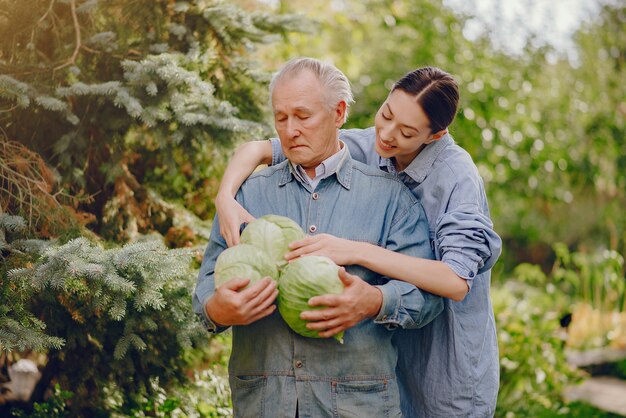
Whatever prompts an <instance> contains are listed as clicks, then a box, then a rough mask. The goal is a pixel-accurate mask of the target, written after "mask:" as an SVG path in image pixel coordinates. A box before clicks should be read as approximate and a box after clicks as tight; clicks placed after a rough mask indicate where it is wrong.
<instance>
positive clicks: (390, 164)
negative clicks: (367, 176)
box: [378, 134, 454, 183]
mask: <svg viewBox="0 0 626 418" xmlns="http://www.w3.org/2000/svg"><path fill="white" fill-rule="evenodd" d="M451 144H454V139H452V136H450V134H445V135H444V136H442V137H441V139H439V140H437V141H435V142H433V143H431V144H429V145H427V146H425V147H424V149H423V150H422V152H420V153H419V154H417V156H416V157H415V158H414V159H413V161H411V163H410V164H409V165H408V166H407V167H406V168H405V169H404V170H402V173H405V174H406V175H407V176H409V177H410V178H411V179H413V181H415V182H417V183H421V182H423V181H424V180H425V179H426V176H428V173H429V172H430V171H431V168H432V166H433V164H434V163H435V161H436V160H437V158H438V157H439V154H441V151H443V150H444V148H446V147H448V146H449V145H451ZM378 166H379V167H380V168H381V169H382V170H384V171H387V172H388V173H391V174H394V175H397V174H399V173H398V171H397V170H396V166H395V165H394V161H393V159H391V158H383V157H379V159H378Z"/></svg>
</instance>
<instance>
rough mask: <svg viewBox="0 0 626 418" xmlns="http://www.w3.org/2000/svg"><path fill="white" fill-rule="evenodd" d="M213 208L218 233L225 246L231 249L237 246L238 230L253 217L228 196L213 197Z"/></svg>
mask: <svg viewBox="0 0 626 418" xmlns="http://www.w3.org/2000/svg"><path fill="white" fill-rule="evenodd" d="M215 208H216V209H217V218H218V220H219V223H220V233H221V234H222V237H223V238H224V240H225V241H226V245H228V246H229V247H232V246H233V245H237V244H239V228H240V227H241V224H242V223H244V222H252V221H253V220H254V216H252V215H250V213H249V212H248V211H247V210H245V209H244V208H243V207H242V206H241V205H240V204H239V202H237V201H236V200H235V199H234V198H233V197H232V196H230V195H228V194H220V193H218V195H217V196H216V197H215Z"/></svg>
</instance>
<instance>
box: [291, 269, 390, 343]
mask: <svg viewBox="0 0 626 418" xmlns="http://www.w3.org/2000/svg"><path fill="white" fill-rule="evenodd" d="M339 279H341V281H342V282H343V284H344V285H345V289H344V291H343V292H342V293H341V294H340V295H321V296H315V297H313V298H311V299H310V300H309V305H310V306H324V308H322V309H317V310H313V311H305V312H302V313H301V314H300V318H302V319H304V320H305V321H309V323H308V324H307V328H308V329H312V330H318V331H319V335H320V337H322V338H328V337H332V336H333V335H335V334H338V333H339V332H341V331H345V330H346V329H348V328H351V327H353V326H355V325H356V324H357V323H359V322H360V321H362V320H363V319H366V318H372V317H375V316H376V315H378V312H379V311H380V308H381V306H382V302H383V295H382V292H381V291H380V290H378V288H376V287H374V286H372V285H370V284H368V283H367V282H365V281H363V280H362V279H361V278H360V277H358V276H355V275H352V274H348V273H347V272H346V269H345V268H343V267H341V268H340V269H339Z"/></svg>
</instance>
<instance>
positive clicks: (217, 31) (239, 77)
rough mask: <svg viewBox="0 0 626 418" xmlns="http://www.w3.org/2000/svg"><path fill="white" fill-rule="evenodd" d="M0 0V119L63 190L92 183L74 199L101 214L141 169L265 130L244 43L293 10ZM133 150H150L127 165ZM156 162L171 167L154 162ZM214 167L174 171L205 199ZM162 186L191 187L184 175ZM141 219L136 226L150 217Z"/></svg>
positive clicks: (179, 161) (201, 159)
mask: <svg viewBox="0 0 626 418" xmlns="http://www.w3.org/2000/svg"><path fill="white" fill-rule="evenodd" d="M1 6H2V13H0V16H1V18H0V19H2V23H3V24H2V25H0V28H1V29H0V39H3V41H2V42H1V43H0V91H1V93H0V108H2V109H3V112H2V113H0V126H1V127H2V129H3V131H4V133H5V134H6V135H7V137H8V138H9V139H12V140H17V141H20V142H22V143H25V144H26V145H27V146H28V147H29V148H31V149H33V150H34V151H36V152H38V153H40V154H41V155H42V156H43V157H44V159H45V160H46V162H48V163H49V164H51V165H53V166H55V167H57V168H58V173H59V174H60V180H61V184H62V186H63V187H64V188H65V189H66V190H68V191H69V192H70V193H71V194H72V195H88V196H94V195H95V198H94V199H93V200H92V201H91V203H88V204H87V203H84V204H83V205H82V206H81V207H82V208H83V209H86V210H87V211H88V212H90V213H93V214H95V215H96V216H97V217H98V219H102V217H101V216H100V215H101V214H102V212H103V208H104V207H105V205H106V204H107V202H109V201H110V200H111V199H112V198H113V197H114V195H118V196H119V195H120V194H122V193H123V192H124V188H123V186H124V184H126V185H130V187H131V188H132V185H133V184H134V180H135V179H136V178H137V177H138V176H139V177H140V178H142V177H143V174H144V173H145V172H146V171H147V172H148V173H149V175H148V176H146V179H147V180H149V181H150V182H149V183H147V184H145V185H142V186H141V188H142V189H143V188H146V187H147V188H149V187H150V186H151V184H159V183H160V182H162V181H167V180H168V177H171V176H172V174H171V170H175V171H177V172H181V171H183V169H185V168H184V165H185V164H186V163H187V162H189V161H193V163H194V166H197V167H211V166H212V164H213V163H214V161H213V158H214V156H215V153H214V152H212V151H213V150H214V149H216V147H222V148H223V147H225V146H228V145H231V144H232V143H234V142H236V141H240V140H242V139H243V138H248V136H249V135H255V136H261V135H263V134H264V133H267V132H268V126H267V125H266V124H265V123H264V122H263V118H264V110H265V103H266V99H267V94H266V87H265V85H266V82H267V80H268V75H267V73H265V72H263V71H262V70H260V69H259V68H258V64H257V63H255V62H254V61H252V60H251V58H250V51H252V50H253V49H254V48H255V46H256V45H258V44H260V43H265V42H271V41H272V40H275V39H276V37H275V36H274V35H275V34H277V33H283V32H285V31H287V30H293V29H295V28H296V27H297V25H298V22H299V21H300V19H297V18H295V17H293V16H283V15H280V16H279V15H273V14H267V13H261V12H246V11H243V10H242V9H240V8H239V7H237V6H235V5H233V4H230V3H228V2H225V1H221V0H194V1H167V0H159V1H153V0H140V1H133V2H127V1H123V0H114V1H107V2H103V1H99V0H89V1H84V0H68V1H65V2H50V1H47V0H27V1H22V0H5V1H3V2H2V3H1ZM24 46H26V47H24ZM33 120H34V121H36V123H31V121H33ZM142 153H151V154H152V156H151V161H150V163H151V165H149V166H143V167H137V166H134V167H133V168H134V169H135V170H136V172H132V171H130V170H128V166H129V164H132V161H133V159H134V156H135V155H137V154H142ZM219 164H220V163H219V162H218V164H217V165H218V166H219ZM164 167H168V169H167V170H166V171H167V172H168V173H169V176H162V175H159V174H158V172H159V170H162V169H163V168H164ZM187 170H188V168H187ZM214 174H215V173H214V172H212V171H211V170H206V169H201V170H197V173H194V175H193V176H191V178H187V177H182V178H183V179H184V180H185V181H187V182H188V183H189V184H191V185H192V186H191V187H193V189H195V194H196V195H197V196H199V197H200V198H201V199H199V200H208V198H209V197H210V195H207V194H206V192H204V190H203V187H202V186H203V184H204V183H205V182H208V181H210V179H211V176H212V175H214ZM168 192H169V194H170V195H172V194H173V195H174V197H175V198H176V199H178V200H181V201H187V202H188V201H189V200H190V199H192V198H193V197H190V196H188V195H189V194H190V193H191V191H190V187H179V188H173V189H171V190H168ZM144 194H145V192H144ZM135 195H136V196H137V197H138V198H140V199H141V198H144V199H147V200H149V196H148V197H146V196H142V193H141V191H135ZM192 209H193V207H192ZM210 211H211V208H208V212H210ZM201 214H202V215H206V214H207V210H206V209H205V210H204V211H202V212H201ZM136 215H137V216H139V217H141V214H140V213H139V211H137V212H136ZM101 226H102V225H94V227H96V229H97V228H98V227H101ZM140 226H143V229H142V231H141V232H144V233H145V232H149V231H150V230H151V229H152V228H153V226H152V225H151V224H150V223H146V224H145V226H144V225H140ZM126 227H127V225H122V226H121V228H126ZM162 232H163V233H165V231H162Z"/></svg>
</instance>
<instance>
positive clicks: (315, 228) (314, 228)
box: [309, 225, 317, 232]
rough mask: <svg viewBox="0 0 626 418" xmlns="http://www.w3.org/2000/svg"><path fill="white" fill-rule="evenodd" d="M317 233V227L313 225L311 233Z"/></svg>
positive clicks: (310, 228) (310, 229)
mask: <svg viewBox="0 0 626 418" xmlns="http://www.w3.org/2000/svg"><path fill="white" fill-rule="evenodd" d="M315 231H317V227H316V226H315V225H311V226H310V227H309V232H315Z"/></svg>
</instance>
